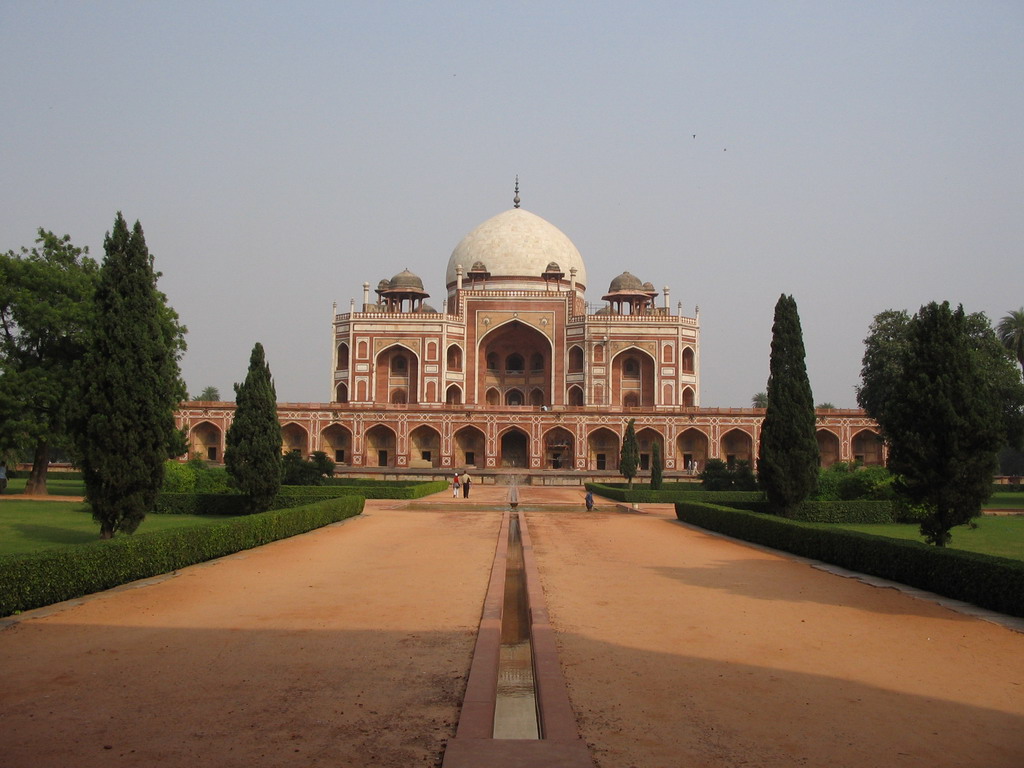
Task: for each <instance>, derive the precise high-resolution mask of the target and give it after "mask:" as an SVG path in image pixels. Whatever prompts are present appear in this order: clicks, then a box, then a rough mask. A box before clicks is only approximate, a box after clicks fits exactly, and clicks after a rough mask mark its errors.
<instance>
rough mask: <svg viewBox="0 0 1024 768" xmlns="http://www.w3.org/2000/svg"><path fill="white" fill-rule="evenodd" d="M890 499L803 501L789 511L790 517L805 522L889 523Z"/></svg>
mask: <svg viewBox="0 0 1024 768" xmlns="http://www.w3.org/2000/svg"><path fill="white" fill-rule="evenodd" d="M892 506H893V505H892V502H891V501H868V500H863V499H858V500H855V501H805V502H803V503H802V504H800V505H798V506H797V507H796V509H794V510H793V511H792V512H791V515H790V519H792V520H802V521H803V522H806V523H891V522H893V509H892Z"/></svg>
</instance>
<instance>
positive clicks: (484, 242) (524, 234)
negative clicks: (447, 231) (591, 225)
mask: <svg viewBox="0 0 1024 768" xmlns="http://www.w3.org/2000/svg"><path fill="white" fill-rule="evenodd" d="M552 261H554V262H558V264H559V266H560V267H561V269H563V270H564V271H565V279H566V280H568V279H569V270H570V269H572V268H573V267H575V268H576V284H577V289H578V290H582V289H583V288H585V287H586V284H587V269H586V267H585V266H584V265H583V257H582V256H580V252H579V251H578V250H576V246H575V245H573V244H572V240H570V239H569V238H568V237H566V235H565V233H564V232H562V230H560V229H559V228H558V227H556V226H555V225H554V224H552V223H550V222H548V221H545V220H544V219H542V218H541V217H540V216H537V215H536V214H533V213H530V212H529V211H526V210H523V209H522V208H512V209H510V210H508V211H505V212H504V213H499V214H498V215H497V216H494V217H492V218H490V219H488V220H487V221H485V222H484V223H483V224H481V225H480V226H478V227H477V228H476V229H474V230H473V231H472V232H470V233H469V234H468V235H466V236H465V237H464V238H462V241H461V242H460V243H459V244H458V245H457V246H455V250H454V251H452V255H451V258H450V259H448V271H447V273H446V275H445V281H446V283H447V285H448V287H451V286H452V285H454V284H455V268H456V267H457V266H458V265H460V264H461V265H462V274H463V277H465V275H466V273H467V272H468V271H469V269H470V268H471V267H472V266H473V264H475V263H476V262H482V263H483V264H484V265H485V266H486V267H487V271H488V272H490V274H491V276H492V277H525V278H537V279H538V280H539V279H540V276H541V274H542V273H543V272H544V270H546V269H547V267H548V265H549V264H550V263H551V262H552Z"/></svg>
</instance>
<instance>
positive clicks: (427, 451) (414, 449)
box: [409, 424, 441, 467]
mask: <svg viewBox="0 0 1024 768" xmlns="http://www.w3.org/2000/svg"><path fill="white" fill-rule="evenodd" d="M409 466H410V467H440V466H441V435H440V434H439V433H438V431H437V430H436V429H434V428H433V427H428V426H427V425H425V424H424V425H422V426H419V427H416V429H414V430H413V431H412V432H410V433H409Z"/></svg>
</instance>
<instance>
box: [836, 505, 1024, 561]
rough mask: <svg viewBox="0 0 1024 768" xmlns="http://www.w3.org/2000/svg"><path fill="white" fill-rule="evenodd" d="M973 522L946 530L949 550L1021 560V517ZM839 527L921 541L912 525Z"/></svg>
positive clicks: (1023, 518)
mask: <svg viewBox="0 0 1024 768" xmlns="http://www.w3.org/2000/svg"><path fill="white" fill-rule="evenodd" d="M974 522H975V523H976V524H977V528H970V527H968V526H966V525H960V526H957V527H956V528H954V529H953V530H952V531H950V533H951V534H952V535H953V539H952V541H950V542H949V547H950V548H952V549H963V550H966V551H968V552H980V553H982V554H985V555H996V556H997V557H1009V558H1012V559H1014V560H1022V561H1024V516H1012V517H995V516H989V517H979V518H975V521H974ZM839 527H841V528H846V529H848V530H851V531H860V532H862V533H871V534H874V535H877V536H889V537H890V538H894V539H911V540H913V541H924V538H923V537H922V536H921V532H920V530H919V528H918V525H917V524H916V523H872V524H867V523H858V524H854V523H850V524H844V525H840V526H839Z"/></svg>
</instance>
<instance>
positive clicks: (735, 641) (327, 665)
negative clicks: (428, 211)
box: [0, 486, 1024, 768]
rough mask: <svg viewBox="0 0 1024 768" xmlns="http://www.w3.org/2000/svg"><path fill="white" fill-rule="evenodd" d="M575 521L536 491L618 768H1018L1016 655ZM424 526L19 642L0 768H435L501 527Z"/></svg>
mask: <svg viewBox="0 0 1024 768" xmlns="http://www.w3.org/2000/svg"><path fill="white" fill-rule="evenodd" d="M506 492H507V489H506V488H503V487H494V486H475V487H474V488H473V491H472V498H471V502H476V503H488V502H489V503H491V504H493V505H494V506H496V507H500V506H502V505H503V502H504V500H505V494H506ZM582 501H583V492H582V491H581V490H579V489H565V488H554V489H542V488H541V489H538V488H533V487H523V488H521V489H520V503H521V504H522V505H524V506H525V505H529V504H531V503H540V502H553V503H558V504H560V505H563V506H566V505H573V506H578V508H579V509H580V510H581V511H580V512H569V511H561V512H526V514H527V515H528V517H529V522H530V529H531V533H532V535H533V540H534V544H535V549H536V553H537V556H538V559H539V563H540V568H541V574H542V580H543V581H544V584H545V590H546V594H547V600H548V606H549V609H550V612H551V617H552V621H553V623H554V625H555V627H556V629H557V630H558V631H559V643H560V652H561V661H562V665H563V667H564V668H565V671H566V677H567V681H568V684H569V687H570V694H571V696H572V698H573V703H574V706H575V708H576V710H577V713H578V715H579V718H580V724H581V729H582V732H583V734H584V737H585V738H586V740H587V741H588V743H590V745H591V747H592V750H593V754H594V756H595V759H596V760H597V762H598V764H599V765H600V766H601V768H613V766H614V768H622V766H636V767H637V768H655V767H656V766H680V765H687V766H690V765H692V766H740V765H742V766H779V767H780V768H781V767H782V766H792V765H815V766H824V765H828V766H850V767H851V768H852V767H859V766H864V767H865V768H867V766H871V767H872V768H874V767H875V766H882V765H886V766H888V765H896V766H900V765H904V766H921V765H927V766H954V765H956V766H965V765H967V766H969V765H978V766H994V767H998V766H1008V767H1009V766H1014V768H1019V766H1020V765H1022V764H1024V741H1022V738H1024V737H1022V736H1021V734H1022V733H1024V635H1021V634H1017V633H1014V632H1012V631H1010V630H1007V629H1004V628H1002V627H999V626H995V625H992V624H989V623H986V622H983V621H979V620H977V619H973V618H970V617H967V616H963V615H961V614H958V613H954V612H952V611H949V610H947V609H945V608H943V607H941V606H939V605H936V604H934V603H932V602H929V601H922V600H918V599H915V598H912V597H908V596H906V595H903V594H901V593H899V592H896V591H894V590H889V589H878V588H875V587H871V586H868V585H865V584H863V583H860V582H858V581H855V580H852V579H845V578H841V577H839V576H835V575H833V574H829V573H825V572H823V571H820V570H816V569H814V568H812V567H811V566H809V565H807V564H805V563H801V562H796V561H793V560H790V559H788V558H784V557H780V556H777V555H775V554H772V553H768V552H763V551H760V550H757V549H753V548H750V547H747V546H744V545H741V544H737V543H734V542H730V541H726V540H723V539H720V538H716V537H714V536H711V535H708V534H706V533H703V532H701V531H697V530H694V529H690V528H687V527H685V526H682V525H681V524H679V523H677V522H675V521H674V520H672V519H670V518H671V512H670V507H668V506H667V505H658V506H652V507H648V508H647V511H648V512H649V513H650V514H618V513H614V512H611V511H608V510H610V508H611V505H609V504H606V503H602V501H601V500H599V512H598V513H596V514H590V515H588V514H586V513H584V512H582ZM426 502H427V503H430V504H433V503H437V504H439V506H438V508H437V509H436V510H430V511H414V510H403V509H398V508H396V507H398V506H401V505H399V504H396V503H394V502H371V503H369V504H368V506H367V512H366V514H365V515H364V516H363V517H361V518H357V519H353V520H350V521H346V522H345V523H342V524H339V525H335V526H330V527H328V528H325V529H322V530H320V531H316V532H313V533H310V534H306V535H304V536H300V537H295V538H294V539H289V540H287V541H282V542H277V543H275V544H272V545H269V546H266V547H262V548H260V549H258V550H253V551H250V552H246V553H240V554H239V555H236V556H233V557H229V558H224V559H222V560H220V561H216V562H215V563H211V564H206V565H202V566H196V567H193V568H188V569H184V570H182V571H181V572H179V573H178V574H176V575H174V576H173V577H168V578H162V579H155V580H151V582H150V583H149V585H148V586H143V587H142V588H133V589H122V590H119V591H115V592H110V593H105V594H103V595H102V596H99V597H95V598H92V599H88V600H85V601H83V602H82V603H81V604H80V605H77V606H63V607H61V608H60V609H58V610H52V609H51V610H47V609H43V610H42V611H39V612H31V613H30V614H26V615H25V617H23V618H22V619H21V620H20V621H16V622H13V623H9V624H7V625H6V626H5V628H4V629H3V630H2V631H0V668H2V669H3V670H4V677H5V683H4V686H3V689H2V690H3V692H2V695H0V729H2V732H3V733H4V745H3V747H2V748H0V766H4V767H5V768H7V767H8V766H9V767H10V768H18V767H20V766H44V767H45V766H65V765H74V766H94V765H95V766H100V765H103V766H109V765H112V764H114V765H124V766H149V765H154V764H157V763H159V764H160V765H161V766H168V767H169V768H176V766H183V767H185V766H187V767H188V768H195V767H196V766H246V768H254V767H260V766H293V765H294V766H381V767H382V768H398V766H413V765H421V766H431V765H436V764H438V763H439V758H440V755H441V753H442V750H443V748H444V743H445V740H446V739H447V738H449V737H450V736H451V735H452V734H453V733H454V728H455V724H456V722H457V718H458V704H459V701H460V697H461V694H462V688H463V686H464V684H465V675H466V673H467V671H468V668H469V661H470V654H471V652H472V646H473V640H474V634H475V628H476V624H477V622H478V621H479V617H480V606H481V604H482V600H483V594H484V591H485V589H486V582H487V577H488V570H489V567H490V561H491V558H492V556H493V552H494V545H495V537H496V533H497V527H498V521H499V518H500V515H499V513H498V512H497V511H473V512H459V511H458V507H459V504H460V503H463V502H462V500H461V499H460V500H453V499H451V495H450V492H448V493H447V494H437V495H435V496H433V497H430V498H429V499H427V500H426Z"/></svg>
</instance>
